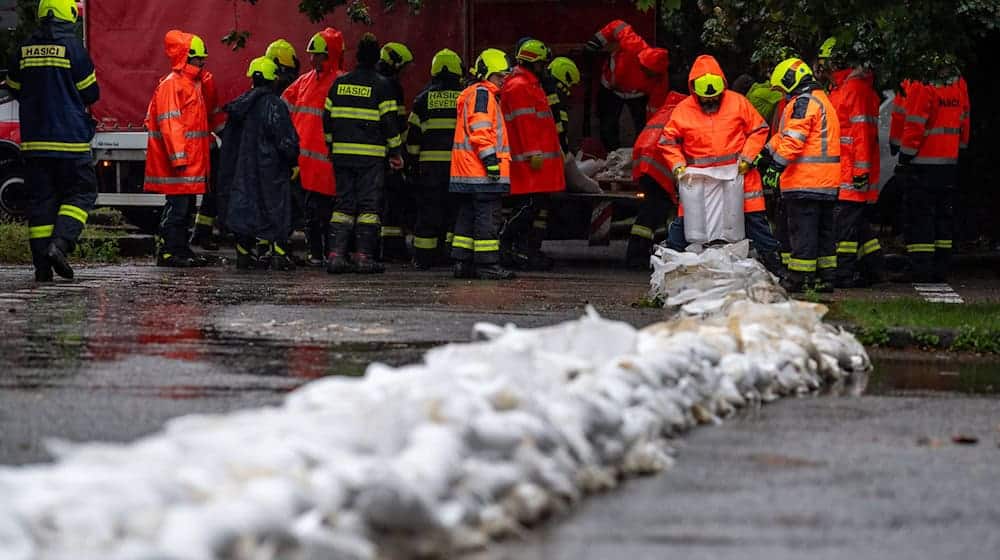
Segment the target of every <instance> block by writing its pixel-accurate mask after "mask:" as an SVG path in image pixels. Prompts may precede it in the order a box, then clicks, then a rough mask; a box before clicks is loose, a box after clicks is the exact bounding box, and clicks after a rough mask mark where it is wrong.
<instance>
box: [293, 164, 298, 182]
mask: <svg viewBox="0 0 1000 560" xmlns="http://www.w3.org/2000/svg"><path fill="white" fill-rule="evenodd" d="M298 178H299V166H298V165H296V166H295V167H293V168H292V180H293V181H294V180H296V179H298Z"/></svg>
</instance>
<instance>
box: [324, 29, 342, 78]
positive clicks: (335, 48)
mask: <svg viewBox="0 0 1000 560" xmlns="http://www.w3.org/2000/svg"><path fill="white" fill-rule="evenodd" d="M319 34H320V36H321V37H323V40H324V41H326V53H327V54H326V61H325V62H324V63H323V72H324V73H326V72H338V71H340V70H341V63H342V62H343V58H344V34H343V33H341V32H340V31H337V30H336V29H334V28H332V27H327V28H326V29H324V30H323V31H320V32H319Z"/></svg>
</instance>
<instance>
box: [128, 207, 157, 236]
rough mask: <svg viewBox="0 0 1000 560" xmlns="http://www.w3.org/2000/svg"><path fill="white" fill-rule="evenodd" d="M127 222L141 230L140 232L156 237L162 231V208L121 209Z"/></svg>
mask: <svg viewBox="0 0 1000 560" xmlns="http://www.w3.org/2000/svg"><path fill="white" fill-rule="evenodd" d="M119 210H121V213H122V215H123V216H125V221H127V222H128V223H130V224H132V225H133V226H135V227H137V228H139V231H141V232H142V233H145V234H148V235H156V232H157V231H159V229H160V213H161V212H162V209H161V208H158V207H149V206H132V207H126V208H119Z"/></svg>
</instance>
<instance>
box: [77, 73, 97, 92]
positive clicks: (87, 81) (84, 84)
mask: <svg viewBox="0 0 1000 560" xmlns="http://www.w3.org/2000/svg"><path fill="white" fill-rule="evenodd" d="M96 83H97V74H95V73H93V72H91V73H90V75H89V76H87V77H86V78H84V79H82V80H80V81H79V82H77V83H76V89H81V90H82V89H87V88H89V87H90V86H92V85H94V84H96Z"/></svg>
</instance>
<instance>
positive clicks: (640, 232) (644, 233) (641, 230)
mask: <svg viewBox="0 0 1000 560" xmlns="http://www.w3.org/2000/svg"><path fill="white" fill-rule="evenodd" d="M629 233H631V234H632V235H634V236H636V237H642V238H643V239H652V238H653V230H652V229H650V228H648V227H646V226H640V225H639V224H633V225H632V230H631V231H629Z"/></svg>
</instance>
